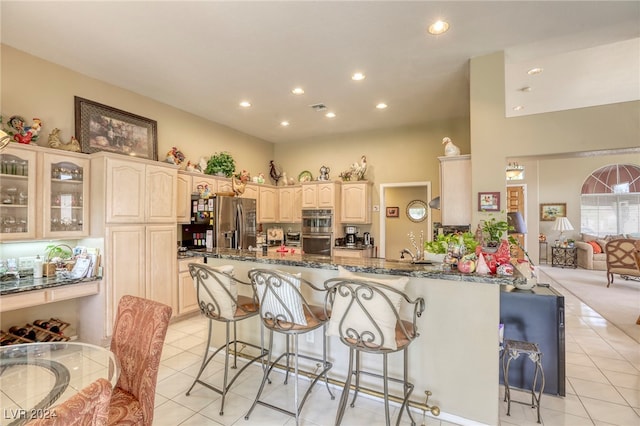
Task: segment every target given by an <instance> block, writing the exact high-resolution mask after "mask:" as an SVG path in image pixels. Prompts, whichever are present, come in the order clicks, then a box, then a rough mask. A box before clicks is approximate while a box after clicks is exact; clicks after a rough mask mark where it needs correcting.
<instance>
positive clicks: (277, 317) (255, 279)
mask: <svg viewBox="0 0 640 426" xmlns="http://www.w3.org/2000/svg"><path fill="white" fill-rule="evenodd" d="M249 277H250V278H251V282H252V284H253V285H254V287H255V289H256V293H257V294H258V299H259V301H260V317H261V318H262V325H263V327H264V328H266V329H267V330H269V349H268V353H269V359H268V363H269V368H268V369H266V371H265V373H264V377H263V378H262V383H261V384H260V388H259V389H258V393H257V395H256V398H255V400H254V401H253V404H252V405H251V408H250V409H249V411H248V412H247V414H246V416H245V419H247V420H248V419H249V416H250V415H251V412H252V411H253V409H254V408H255V406H256V404H260V405H263V406H265V407H268V408H271V409H275V410H277V411H280V412H281V413H284V414H287V415H289V416H292V417H295V419H296V425H297V424H298V423H299V420H300V412H301V411H302V408H303V406H304V403H305V401H306V400H307V397H308V396H309V393H310V392H311V390H312V389H313V386H314V385H315V384H316V383H317V381H318V380H319V379H320V378H322V377H324V381H325V386H326V387H327V391H328V392H329V395H330V396H331V399H334V398H335V397H334V396H333V394H332V393H331V389H329V381H328V377H327V372H328V371H329V370H330V369H331V367H332V364H331V363H330V362H329V361H327V337H326V335H325V334H326V333H325V328H326V324H327V321H328V316H327V315H326V313H325V310H324V306H323V305H314V304H310V303H309V302H308V300H309V301H311V300H313V299H317V298H322V300H324V297H325V296H326V291H325V290H324V288H320V287H317V286H315V285H313V284H312V283H310V282H309V281H307V280H305V279H303V278H301V277H300V274H295V275H294V274H289V273H286V272H282V271H277V270H268V269H252V270H250V271H249ZM303 293H306V294H309V295H310V297H308V298H305V296H304V295H303ZM311 296H315V297H314V298H313V299H312V297H311ZM318 328H322V329H323V330H322V331H323V333H322V358H318V357H315V356H310V355H304V354H300V353H299V350H298V337H299V336H300V335H301V334H305V333H309V332H312V331H313V330H316V329H318ZM274 332H276V333H280V334H284V335H285V337H286V349H285V352H284V353H282V354H281V355H280V356H278V358H276V359H275V360H274V361H273V362H272V360H271V351H272V348H273V334H274ZM292 344H293V352H292V350H291V345H292ZM291 357H293V375H294V380H295V382H294V407H295V408H294V411H291V410H287V409H285V408H283V407H279V406H276V405H273V404H270V403H268V402H266V401H263V400H261V399H260V396H261V395H262V392H263V390H264V387H265V384H266V383H267V381H269V383H271V381H270V379H269V375H270V374H271V371H272V370H273V368H274V367H276V366H277V365H279V364H278V363H279V361H280V360H282V359H283V358H286V365H285V366H284V368H285V369H286V374H285V380H284V383H285V384H287V381H288V379H289V372H290V371H291V366H290V358H291ZM299 358H302V359H305V360H309V361H312V362H315V363H318V368H317V369H316V371H315V372H313V373H311V377H312V380H311V381H310V383H309V386H308V387H307V390H306V392H305V393H304V395H302V398H300V396H299V392H298V376H299V363H298V360H299ZM318 370H319V371H318Z"/></svg>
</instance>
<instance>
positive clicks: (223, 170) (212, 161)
mask: <svg viewBox="0 0 640 426" xmlns="http://www.w3.org/2000/svg"><path fill="white" fill-rule="evenodd" d="M235 171H236V162H235V160H234V159H233V157H232V156H231V154H229V153H228V152H220V153H218V152H216V153H215V154H214V155H212V156H211V158H209V161H207V169H206V170H205V173H206V174H208V175H220V176H226V177H231V176H232V175H233V172H235Z"/></svg>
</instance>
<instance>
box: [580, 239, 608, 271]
mask: <svg viewBox="0 0 640 426" xmlns="http://www.w3.org/2000/svg"><path fill="white" fill-rule="evenodd" d="M607 240H608V238H607V239H605V238H600V237H597V236H595V235H589V234H582V240H581V241H576V242H575V245H576V249H577V250H576V251H577V257H578V259H577V260H578V267H580V268H583V269H593V270H596V271H606V270H607V258H606V255H605V252H604V248H605V246H606V244H607Z"/></svg>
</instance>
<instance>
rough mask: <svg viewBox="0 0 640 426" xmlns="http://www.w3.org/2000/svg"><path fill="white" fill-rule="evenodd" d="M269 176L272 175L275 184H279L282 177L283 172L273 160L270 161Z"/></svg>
mask: <svg viewBox="0 0 640 426" xmlns="http://www.w3.org/2000/svg"><path fill="white" fill-rule="evenodd" d="M269 176H271V179H272V180H273V183H274V185H275V186H278V181H279V180H280V178H281V177H282V173H281V172H279V171H278V168H277V167H276V164H275V163H274V162H273V160H271V161H269Z"/></svg>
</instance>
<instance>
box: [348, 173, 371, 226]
mask: <svg viewBox="0 0 640 426" xmlns="http://www.w3.org/2000/svg"><path fill="white" fill-rule="evenodd" d="M372 185H373V184H372V183H371V182H368V181H358V182H343V183H342V189H341V191H340V193H341V196H340V198H341V208H340V221H341V222H342V223H349V224H352V223H371V187H372Z"/></svg>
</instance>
